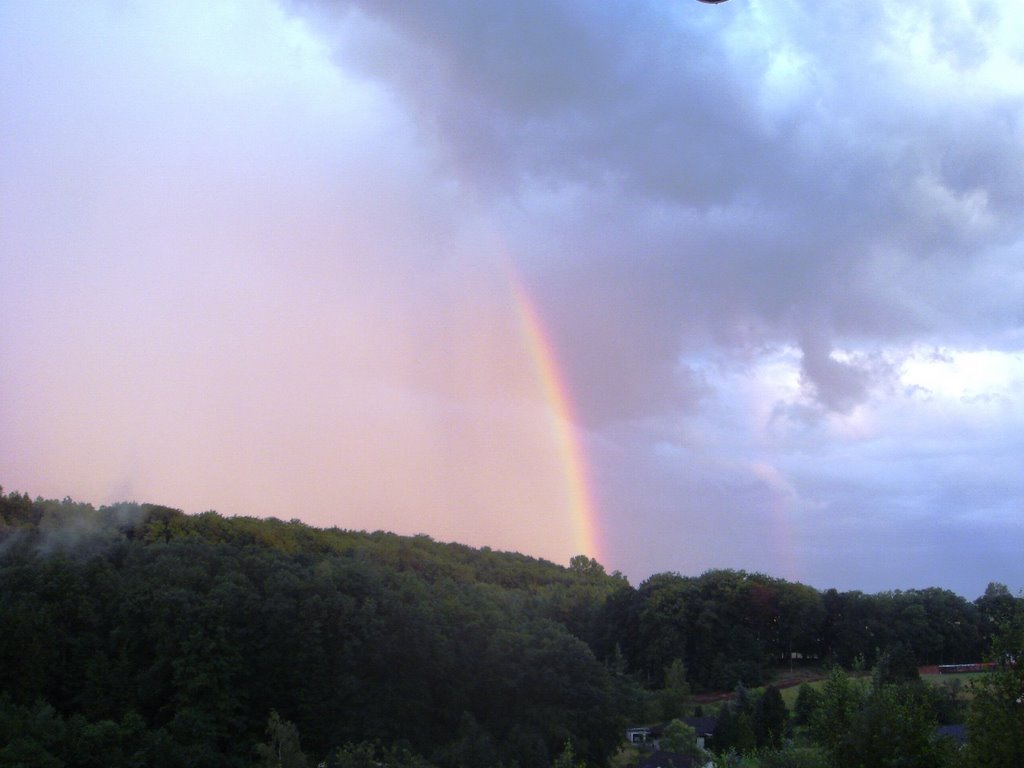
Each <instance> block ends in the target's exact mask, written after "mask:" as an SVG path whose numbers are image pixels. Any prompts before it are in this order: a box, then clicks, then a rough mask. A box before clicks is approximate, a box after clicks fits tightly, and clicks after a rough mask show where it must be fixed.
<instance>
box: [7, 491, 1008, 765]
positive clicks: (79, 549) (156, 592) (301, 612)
mask: <svg viewBox="0 0 1024 768" xmlns="http://www.w3.org/2000/svg"><path fill="white" fill-rule="evenodd" d="M1016 602H1019V601H1017V599H1016V598H1013V597H1012V596H1011V595H1009V592H1008V591H1007V590H1005V588H999V587H997V586H993V587H991V588H990V590H989V592H987V593H986V595H985V596H983V597H982V598H980V599H979V600H977V601H975V602H974V603H970V602H968V601H966V600H964V599H963V598H960V597H958V596H956V595H954V594H952V593H950V592H946V591H943V590H922V591H912V592H898V593H891V594H883V595H874V596H866V595H862V594H860V593H836V592H835V591H834V590H830V591H828V592H824V593H822V592H818V591H817V590H814V589H812V588H810V587H807V586H804V585H800V584H793V583H788V582H785V581H781V580H777V579H771V578H769V577H765V576H761V575H756V574H754V575H752V574H746V573H743V572H736V571H713V572H709V573H706V574H704V575H703V576H700V577H695V578H689V577H682V576H678V575H674V574H661V575H658V576H655V577H652V578H651V579H648V580H647V581H645V582H644V583H643V584H641V585H640V586H639V587H638V588H633V587H632V586H631V585H630V584H629V583H628V582H627V581H626V579H625V578H623V577H622V576H621V575H619V574H607V573H606V572H605V570H604V568H603V567H602V566H601V565H600V564H599V563H597V562H596V561H594V560H593V559H589V558H586V557H583V556H580V557H576V558H573V560H572V561H571V563H570V564H569V567H568V568H566V567H562V566H558V565H555V564H552V563H549V562H545V561H542V560H537V559H534V558H529V557H525V556H522V555H518V554H512V553H501V552H493V551H491V550H489V549H486V548H484V549H473V548H470V547H466V546H462V545H457V544H442V543H438V542H434V541H432V540H431V539H429V538H428V537H425V536H419V537H401V536H395V535H393V534H388V533H381V532H378V533H372V534H371V533H362V532H353V531H343V530H338V529H330V530H321V529H316V528H312V527H310V526H307V525H304V524H302V523H301V522H299V521H295V520H293V521H291V522H283V521H281V520H276V519H268V520H259V519H254V518H245V517H237V518H224V517H221V516H219V515H217V514H215V513H212V512H208V513H204V514H200V515H185V514H183V513H182V512H180V511H178V510H174V509H170V508H166V507H160V506H154V505H139V504H121V505H115V506H110V507H102V508H99V509H95V508H93V507H92V506H90V505H88V504H80V503H75V502H73V501H72V500H70V499H65V500H64V501H53V500H43V499H35V500H32V499H29V497H28V496H26V495H24V494H18V493H9V494H6V495H5V494H3V493H2V490H0V765H21V764H23V765H40V766H55V767H59V766H61V765H68V766H70V765H75V766H83V767H85V768H87V767H88V766H91V765H96V766H100V765H102V766H120V765H124V766H129V765H146V766H157V767H159V766H180V765H190V766H207V765H209V766H249V765H256V764H268V765H269V764H273V765H281V764H283V763H282V762H281V754H282V749H284V747H283V746H282V745H284V744H290V745H291V746H290V747H288V749H292V750H293V751H294V752H295V753H296V755H301V753H303V752H304V753H305V754H306V755H308V756H310V757H311V758H312V759H313V761H314V762H317V763H319V762H324V763H326V764H327V765H339V766H354V765H357V764H358V765H363V764H366V765H373V764H380V763H381V762H382V758H381V755H392V756H394V755H401V756H403V757H402V758H401V760H400V761H399V762H400V763H401V764H404V765H422V766H427V765H433V766H439V767H441V768H455V767H456V766H458V767H464V768H485V767H486V766H498V765H505V766H513V765H516V766H520V767H521V768H533V767H534V766H536V767H537V768H542V767H546V766H549V765H552V763H555V762H558V761H559V760H561V761H562V762H563V763H566V762H568V763H572V761H573V760H578V761H584V762H585V763H586V764H588V765H594V766H597V765H603V764H604V763H605V762H606V760H607V758H608V756H609V755H610V754H611V753H612V752H613V751H614V750H615V749H616V747H617V746H618V745H619V744H620V742H621V740H622V734H623V728H624V727H625V726H626V725H627V724H629V723H630V722H638V721H644V720H651V719H659V718H663V717H671V716H675V715H676V714H682V712H677V711H675V710H678V709H679V708H680V707H682V706H683V705H684V704H685V702H686V696H687V690H688V688H689V686H691V685H692V686H693V687H694V688H721V689H731V688H733V687H734V686H735V685H736V684H737V683H738V682H742V683H744V684H746V685H748V686H755V685H758V684H760V683H761V682H762V681H763V680H765V679H767V678H768V676H769V674H770V673H771V671H772V670H773V669H774V668H777V667H779V666H780V665H788V664H790V663H799V660H798V659H797V657H801V659H802V660H804V661H812V662H813V663H815V664H823V663H825V662H826V661H835V662H838V663H841V664H846V665H849V664H854V663H864V664H867V665H871V664H873V663H874V661H875V660H876V659H877V658H878V654H879V653H887V652H891V650H892V648H894V647H896V646H899V647H901V648H903V649H904V652H905V653H909V654H910V655H912V656H913V657H914V658H915V660H917V661H920V662H921V663H925V662H932V661H935V662H940V661H962V660H974V659H977V658H980V657H981V656H982V654H983V653H984V652H985V651H986V648H987V646H986V643H987V642H988V639H989V637H990V635H991V633H992V629H993V627H994V626H995V624H996V623H997V622H998V620H999V616H1000V612H1001V611H1012V610H1013V607H1014V605H1015V604H1016ZM687 670H688V672H687ZM300 741H301V752H300V748H299V746H298V744H299V743H300ZM274 754H276V755H277V758H275V759H276V760H277V762H274V759H271V758H268V757H266V756H267V755H274ZM567 755H569V756H571V759H570V758H569V757H567ZM297 759H298V758H297ZM261 761H262V762H261ZM294 764H295V765H299V764H301V763H299V762H296V763H294ZM573 766H574V768H575V763H573Z"/></svg>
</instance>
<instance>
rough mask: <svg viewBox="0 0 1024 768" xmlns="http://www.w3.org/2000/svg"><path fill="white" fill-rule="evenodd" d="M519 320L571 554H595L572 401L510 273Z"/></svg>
mask: <svg viewBox="0 0 1024 768" xmlns="http://www.w3.org/2000/svg"><path fill="white" fill-rule="evenodd" d="M509 282H510V284H511V288H512V296H513V301H514V303H515V309H516V314H517V315H518V319H519V324H520V326H521V328H522V331H523V336H524V338H525V340H526V346H527V350H528V352H529V356H530V359H531V361H532V363H533V367H534V370H535V371H536V374H537V379H538V382H539V384H540V388H541V392H542V394H543V397H544V401H545V402H546V403H547V406H548V410H549V412H550V413H551V417H552V419H551V420H552V430H553V433H554V439H555V442H556V445H557V449H558V454H559V455H560V456H561V458H562V465H563V471H564V474H565V481H566V492H567V494H568V499H569V506H570V512H571V515H572V523H573V528H574V530H575V539H576V547H577V549H578V551H577V552H575V553H574V554H585V555H587V556H588V557H593V558H598V559H599V555H600V551H599V547H598V536H597V520H598V518H597V509H596V506H595V504H594V499H593V496H592V494H591V490H590V483H589V479H588V477H587V470H586V462H585V460H584V453H583V447H582V445H581V442H580V439H579V436H578V434H577V430H576V426H575V425H576V419H575V415H574V412H573V408H572V401H571V400H570V398H569V395H568V388H567V386H566V383H565V379H564V377H563V376H562V375H561V372H560V370H559V368H558V364H557V362H556V359H557V358H556V356H555V351H554V346H553V345H552V343H551V341H550V340H549V339H548V338H547V336H546V335H545V333H544V326H543V325H542V324H541V320H540V314H539V313H538V312H537V309H536V307H535V306H534V304H533V302H531V301H530V298H529V296H528V295H527V293H526V291H525V290H524V289H523V285H522V282H521V281H520V280H519V279H518V278H517V277H516V276H514V275H512V276H510V280H509Z"/></svg>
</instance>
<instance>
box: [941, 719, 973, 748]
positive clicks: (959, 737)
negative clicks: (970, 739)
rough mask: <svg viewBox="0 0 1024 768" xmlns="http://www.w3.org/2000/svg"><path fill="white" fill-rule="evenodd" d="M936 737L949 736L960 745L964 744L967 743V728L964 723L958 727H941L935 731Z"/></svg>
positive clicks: (957, 725)
mask: <svg viewBox="0 0 1024 768" xmlns="http://www.w3.org/2000/svg"><path fill="white" fill-rule="evenodd" d="M935 735H936V736H938V737H939V738H942V737H943V736H947V737H949V738H951V739H953V740H954V741H955V742H957V743H958V744H963V743H964V742H965V741H967V726H966V725H964V724H963V723H958V724H956V725H940V726H939V727H938V728H936V729H935Z"/></svg>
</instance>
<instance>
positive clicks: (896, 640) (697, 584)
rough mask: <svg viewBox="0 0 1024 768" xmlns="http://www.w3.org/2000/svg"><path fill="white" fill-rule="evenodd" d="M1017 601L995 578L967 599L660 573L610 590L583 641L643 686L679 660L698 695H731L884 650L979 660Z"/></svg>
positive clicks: (871, 660)
mask: <svg viewBox="0 0 1024 768" xmlns="http://www.w3.org/2000/svg"><path fill="white" fill-rule="evenodd" d="M1020 602H1021V600H1020V599H1019V598H1015V597H1014V596H1013V595H1012V594H1011V593H1010V591H1009V589H1008V588H1007V587H1006V586H1004V585H1001V584H990V585H989V587H988V589H987V590H986V592H985V594H984V595H982V596H981V597H980V598H978V599H977V600H975V601H974V602H970V601H968V600H966V599H965V598H963V597H961V596H960V595H957V594H955V593H953V592H950V591H949V590H944V589H937V588H930V589H920V590H907V591H896V592H883V593H880V594H875V595H867V594H864V593H861V592H837V591H836V590H835V589H829V590H827V591H825V592H820V591H818V590H816V589H813V588H811V587H808V586H806V585H803V584H797V583H792V582H787V581H784V580H781V579H774V578H771V577H769V576H764V575H762V574H749V573H745V572H743V571H723V570H718V571H709V572H707V573H705V574H703V575H702V576H698V577H686V576H680V575H678V574H658V575H656V576H652V577H651V578H649V579H648V580H647V581H645V582H644V583H643V584H641V585H640V586H639V588H636V589H634V588H632V587H630V586H629V585H622V586H620V588H619V589H618V590H616V591H615V593H614V594H612V596H611V597H610V598H609V599H608V601H607V602H606V603H605V606H604V608H603V609H602V611H601V614H600V617H599V618H598V619H597V626H596V628H595V629H594V632H593V635H592V638H591V642H592V645H593V647H594V648H595V650H596V651H597V653H598V655H599V656H600V657H602V658H612V657H614V656H615V654H617V653H619V654H621V655H622V657H623V658H624V659H625V661H626V663H627V665H628V667H629V668H630V669H632V670H633V671H634V672H636V673H638V674H639V675H640V676H641V677H642V679H643V680H644V681H645V682H646V683H647V684H648V685H651V686H655V687H657V686H659V685H661V683H662V680H663V675H664V672H665V670H666V669H667V668H668V666H669V665H670V664H671V663H672V661H673V660H674V659H680V660H681V661H683V662H684V663H685V665H686V667H687V669H688V670H689V679H690V682H691V684H692V685H693V686H694V688H695V689H696V690H700V689H705V690H723V689H725V690H728V689H731V688H733V687H734V686H735V685H736V684H737V683H740V682H742V683H743V684H745V685H748V686H757V685H762V684H763V683H765V682H766V681H768V679H769V677H770V675H771V674H772V673H773V672H774V671H775V670H777V669H778V668H780V667H787V666H795V665H802V664H808V663H810V664H813V665H814V666H822V667H826V668H827V667H829V666H832V665H839V666H842V667H846V668H850V667H853V666H857V665H860V666H862V667H864V668H870V667H872V666H874V665H875V664H876V663H877V661H878V660H879V658H880V657H881V655H882V654H884V653H890V654H893V653H895V654H898V655H900V656H906V655H909V656H910V657H911V658H912V659H913V662H914V663H915V664H918V665H926V664H950V663H957V662H965V661H977V660H980V659H981V658H982V656H983V655H984V654H985V653H986V651H987V650H988V647H989V645H990V643H991V640H992V636H993V634H994V632H995V631H996V630H997V628H998V627H999V626H1000V624H1002V623H1004V622H1005V621H1006V619H1007V618H1008V617H1009V616H1010V615H1012V614H1013V612H1014V609H1015V606H1016V605H1017V604H1019V603H1020Z"/></svg>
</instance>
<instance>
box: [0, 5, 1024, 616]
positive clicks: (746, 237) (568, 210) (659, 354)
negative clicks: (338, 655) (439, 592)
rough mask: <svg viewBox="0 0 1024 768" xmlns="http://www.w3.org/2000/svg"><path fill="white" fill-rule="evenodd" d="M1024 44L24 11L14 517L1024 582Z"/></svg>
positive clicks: (854, 22) (2, 177)
mask: <svg viewBox="0 0 1024 768" xmlns="http://www.w3.org/2000/svg"><path fill="white" fill-rule="evenodd" d="M1022 29H1024V6H1022V5H1020V4H1019V3H1013V2H995V1H994V0H993V1H991V2H987V1H986V0H977V1H975V2H970V3H968V2H964V0H903V1H901V2H896V0H891V1H883V2H877V3H870V2H862V1H860V0H848V1H847V0H839V1H837V2H827V3H823V2H819V1H818V0H730V2H727V3H723V4H719V5H706V4H703V3H698V2H695V0H662V1H659V2H643V1H642V0H622V1H621V2H618V1H616V0H600V2H597V1H594V2H559V1H557V0H520V1H517V2H507V0H502V1H501V2H498V1H494V2H491V1H490V0H473V1H472V2H469V1H468V0H462V1H457V0H450V1H447V2H446V1H442V0H438V1H436V2H411V3H388V2H361V1H359V0H352V1H351V2H347V1H346V0H324V1H323V2H316V0H244V2H243V0H223V1H217V0H215V1H213V2H210V1H208V0H202V2H199V1H197V2H174V3H167V2H156V1H154V2H131V1H130V0H109V1H108V2H104V1H102V0H95V1H92V0H82V2H75V3H48V2H36V0H7V2H3V3H0V289H2V293H0V295H2V297H3V299H2V306H3V321H2V325H0V483H2V484H3V486H4V488H5V489H6V490H7V491H11V490H20V491H26V492H28V493H30V494H31V495H32V496H36V495H42V496H45V497H58V498H60V497H63V496H65V495H70V496H72V497H74V498H75V499H78V500H81V501H88V502H92V503H94V504H97V505H99V504H106V503H111V502H114V501H118V500H138V501H152V502H157V503H164V504H168V505H171V506H176V507H180V508H183V509H184V510H185V511H187V512H199V511H202V510H205V509H216V510H217V511H219V512H221V513H222V514H226V515H236V514H257V515H261V516H265V515H275V516H277V517H280V518H283V519H290V518H300V519H302V520H304V521H306V522H308V523H311V524H314V525H320V526H330V525H337V526H339V527H343V528H357V529H369V530H376V529H385V530H392V531H395V532H397V533H403V534H412V533H419V532H422V533H426V534H429V535H431V536H433V537H434V538H437V539H439V540H445V541H452V540H454V541H462V542H465V543H468V544H471V545H474V546H481V545H489V546H491V547H493V548H495V549H513V550H518V551H522V552H525V553H527V554H531V555H536V556H540V557H545V558H548V559H551V560H555V561H556V562H562V563H564V562H567V561H568V558H569V557H570V556H571V555H573V554H576V553H577V552H578V551H579V548H580V546H581V545H583V544H588V545H589V544H592V547H591V549H592V551H591V552H588V554H592V555H595V556H596V557H597V558H598V559H599V560H600V561H601V562H602V563H603V564H604V565H605V566H606V568H608V570H620V571H622V572H623V573H625V574H626V575H627V576H629V578H630V580H631V581H632V583H634V584H637V583H639V582H640V581H642V580H643V579H644V578H646V577H647V576H649V575H651V574H653V573H657V572H661V571H678V572H680V573H683V574H693V575H696V574H699V573H701V572H702V571H704V570H706V569H708V568H716V567H727V568H743V569H746V570H749V571H762V572H765V573H768V574H770V575H773V576H778V577H782V578H786V579H791V580H799V581H802V582H805V583H808V584H811V585H813V586H816V587H819V588H826V587H832V586H835V587H838V588H839V589H861V590H864V591H868V592H875V591H880V590H888V589H909V588H918V587H926V586H940V587H946V588H950V589H953V590H955V591H957V592H959V593H961V594H963V595H965V596H966V597H968V598H971V599H973V598H974V597H977V596H978V595H980V594H981V593H982V592H983V590H984V588H985V586H986V584H987V583H988V582H989V581H998V582H1003V583H1006V584H1007V585H1008V586H1009V587H1010V589H1011V590H1013V591H1014V592H1017V591H1018V590H1020V589H1022V588H1024V556H1022V553H1024V36H1022V35H1021V34H1020V31H1021V30H1022ZM526 305H529V307H530V309H531V311H533V312H535V317H536V318H537V320H538V321H539V327H540V329H541V335H542V336H543V337H544V339H545V343H546V344H547V345H548V352H549V353H550V354H551V356H552V360H553V362H554V365H555V367H556V369H557V373H558V376H559V377H560V378H561V380H562V383H563V385H564V393H565V395H566V396H567V399H568V401H569V402H568V405H569V406H570V407H571V408H570V409H559V408H556V406H557V405H558V404H557V403H556V402H555V401H554V400H553V399H552V397H551V396H550V395H551V388H550V386H548V387H545V375H546V374H550V373H552V372H553V371H552V370H550V369H548V370H545V368H544V366H543V365H541V364H540V363H541V362H543V361H542V358H540V357H538V349H537V343H536V342H537V341H538V339H537V337H532V338H531V335H530V333H529V332H528V329H527V328H526V327H525V325H524V321H523V317H524V314H523V313H524V311H526ZM549 384H550V382H549ZM570 410H571V414H572V422H571V424H567V423H565V422H564V420H565V418H566V417H567V416H568V414H569V413H570ZM569 428H571V430H572V434H573V435H574V436H575V437H574V440H575V441H576V443H577V447H578V448H579V449H580V450H581V452H582V457H583V465H584V467H583V469H584V470H585V474H586V481H587V483H588V484H589V488H590V492H591V495H592V498H593V509H592V510H591V512H590V514H591V515H592V524H593V529H594V530H593V533H594V536H593V540H592V542H589V543H588V541H587V539H586V537H585V536H583V535H582V534H581V531H580V530H579V528H578V524H577V522H575V521H574V520H573V519H572V518H573V515H572V512H571V506H572V504H573V503H574V500H573V499H572V498H570V497H571V496H572V494H573V490H572V485H571V482H569V481H568V480H567V477H566V476H567V474H571V473H572V471H573V469H574V468H573V466H572V463H571V462H569V461H567V457H566V450H565V447H566V446H565V445H564V441H563V442H560V439H559V435H562V436H563V437H564V435H565V434H566V432H565V431H564V430H565V429H569ZM575 469H580V467H575Z"/></svg>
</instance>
